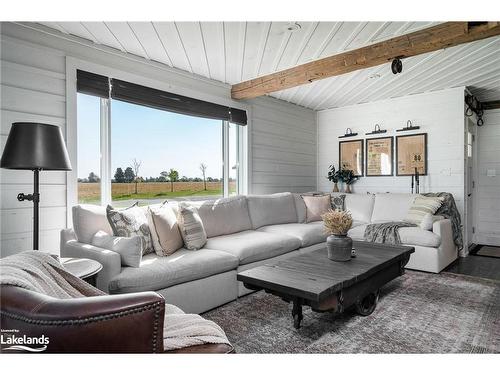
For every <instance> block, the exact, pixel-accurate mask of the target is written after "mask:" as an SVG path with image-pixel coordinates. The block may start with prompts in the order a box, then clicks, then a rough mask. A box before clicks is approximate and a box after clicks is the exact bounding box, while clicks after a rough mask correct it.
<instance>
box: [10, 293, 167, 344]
mask: <svg viewBox="0 0 500 375" xmlns="http://www.w3.org/2000/svg"><path fill="white" fill-rule="evenodd" d="M1 305H2V308H1V323H2V328H3V329H13V330H18V331H19V335H27V336H32V337H39V336H42V335H44V336H45V337H47V338H48V340H49V343H48V344H47V349H46V350H45V351H46V352H53V353H155V352H162V351H163V320H164V312H165V301H164V299H163V297H162V296H161V295H159V294H158V293H155V292H142V293H129V294H122V295H112V296H110V295H106V296H98V297H83V298H71V299H57V298H52V297H49V296H46V295H43V294H40V293H36V292H32V291H29V290H26V289H22V288H19V287H16V286H7V285H2V286H1Z"/></svg>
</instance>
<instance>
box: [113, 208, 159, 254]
mask: <svg viewBox="0 0 500 375" xmlns="http://www.w3.org/2000/svg"><path fill="white" fill-rule="evenodd" d="M106 215H107V217H108V221H109V224H110V225H111V228H113V234H114V235H115V236H118V237H133V236H139V237H140V238H141V239H142V253H143V254H149V253H152V252H154V249H153V241H152V240H151V231H150V229H149V225H148V218H147V216H146V211H145V210H144V209H142V208H140V207H139V206H138V205H137V203H135V204H134V205H132V206H130V207H128V208H125V209H123V210H118V209H114V208H113V207H111V206H109V205H108V207H106Z"/></svg>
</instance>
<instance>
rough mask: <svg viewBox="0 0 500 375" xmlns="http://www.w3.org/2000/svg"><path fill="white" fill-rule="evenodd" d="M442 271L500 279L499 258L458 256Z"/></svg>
mask: <svg viewBox="0 0 500 375" xmlns="http://www.w3.org/2000/svg"><path fill="white" fill-rule="evenodd" d="M444 271H445V272H451V273H458V274H461V275H469V276H476V277H482V278H485V279H493V280H498V281H500V258H493V257H485V256H478V255H469V256H468V257H465V258H458V259H457V260H456V261H455V262H453V263H452V264H450V265H449V266H448V267H447V268H446V269H445V270H444Z"/></svg>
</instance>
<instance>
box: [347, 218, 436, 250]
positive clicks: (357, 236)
mask: <svg viewBox="0 0 500 375" xmlns="http://www.w3.org/2000/svg"><path fill="white" fill-rule="evenodd" d="M366 226H367V224H364V225H359V226H357V227H354V228H351V229H350V230H349V232H347V235H348V236H349V237H351V238H352V239H353V240H356V241H364V237H365V229H366ZM399 238H400V239H401V243H402V244H403V245H416V246H425V247H439V245H440V244H441V237H440V236H438V235H437V234H436V233H434V232H431V231H428V230H423V229H421V228H420V227H406V228H399Z"/></svg>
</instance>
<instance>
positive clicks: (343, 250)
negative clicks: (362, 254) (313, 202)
mask: <svg viewBox="0 0 500 375" xmlns="http://www.w3.org/2000/svg"><path fill="white" fill-rule="evenodd" d="M321 218H322V219H323V223H324V226H325V232H326V233H327V234H329V236H328V237H327V239H326V248H327V251H328V259H331V260H334V261H337V262H346V261H348V260H351V252H352V239H351V238H350V237H348V236H347V232H348V231H349V229H351V226H352V216H351V214H350V212H348V211H334V210H329V211H328V212H326V213H324V214H323V215H321Z"/></svg>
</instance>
